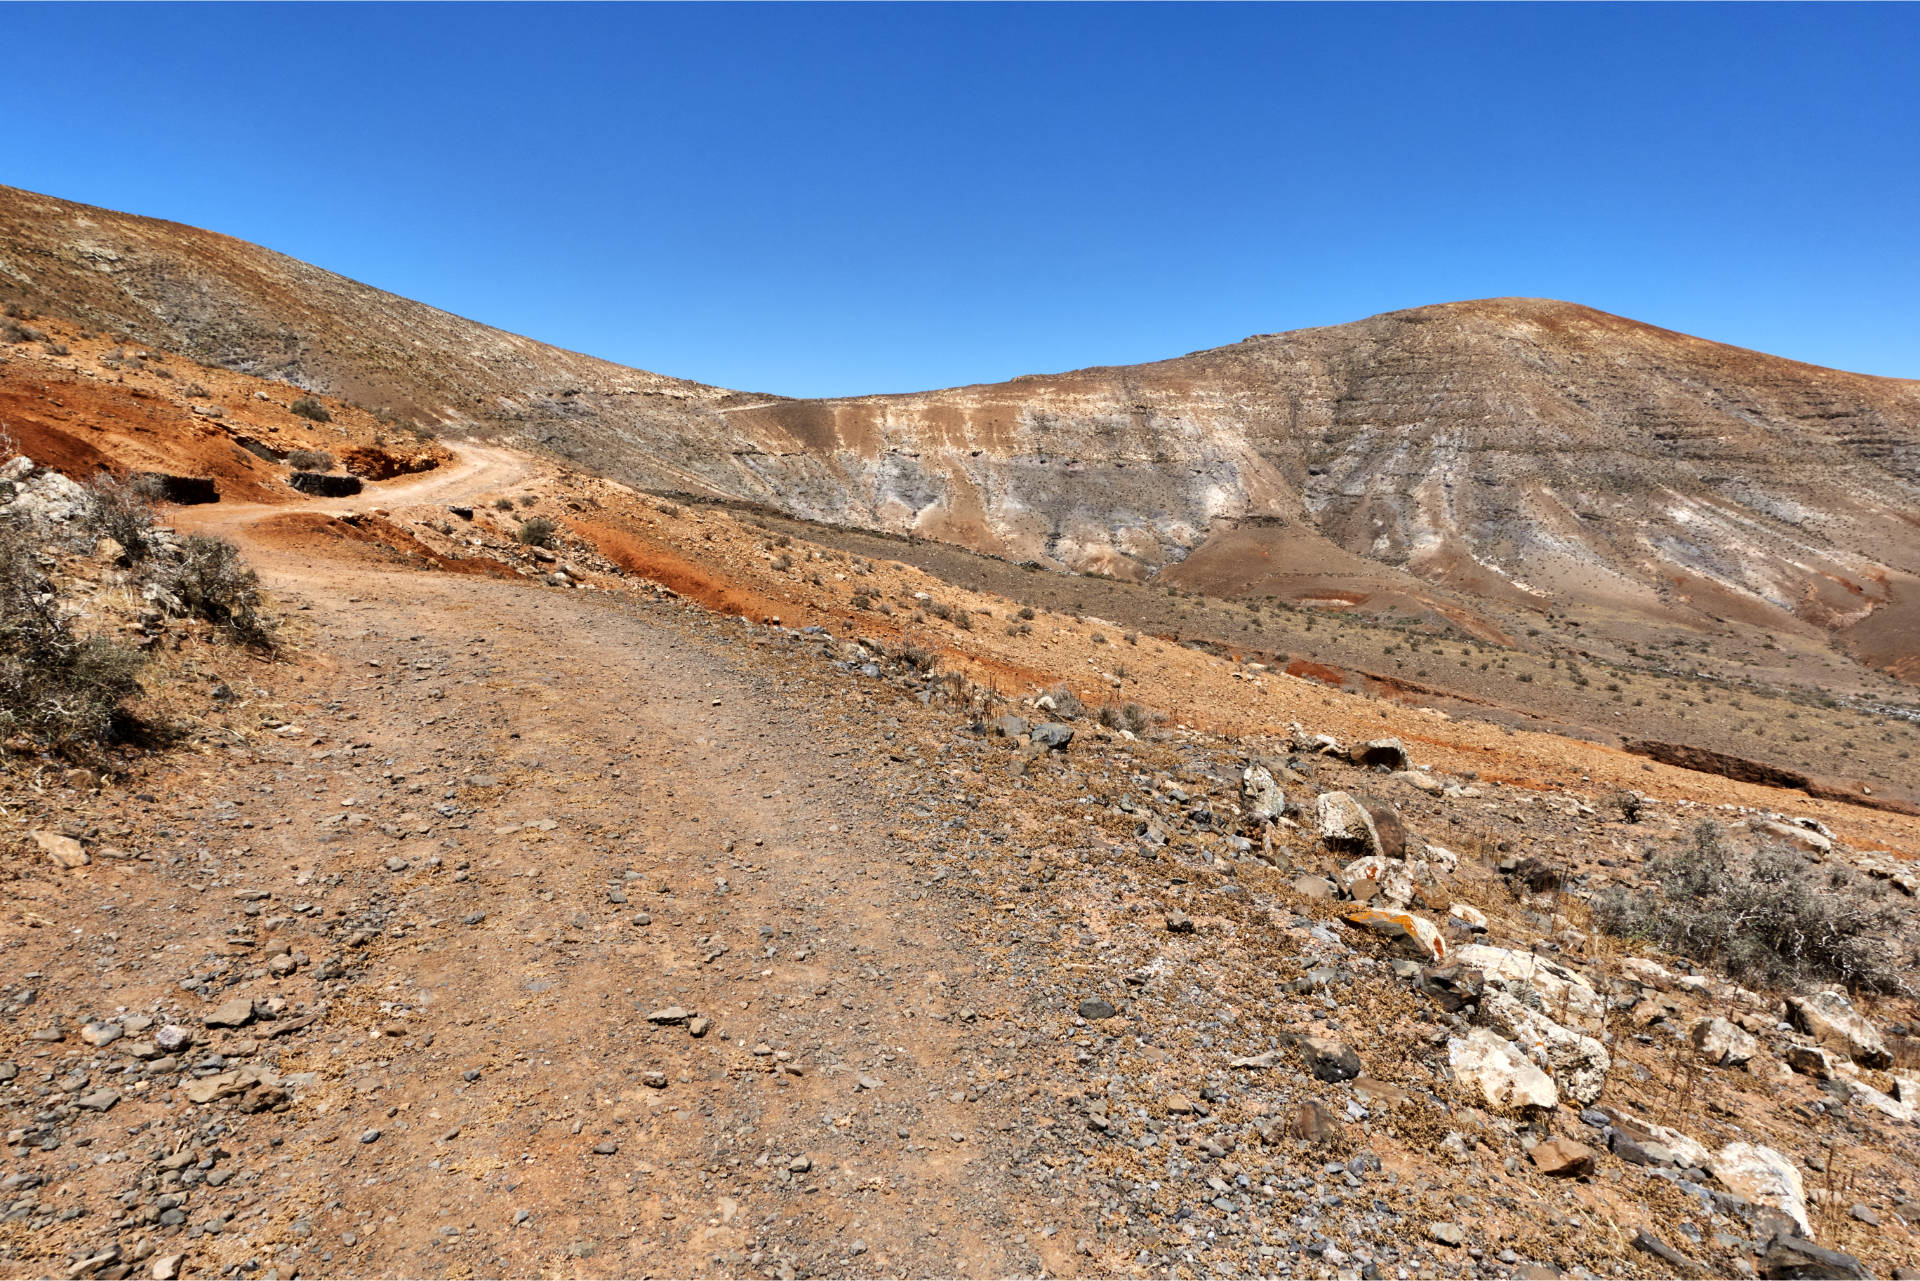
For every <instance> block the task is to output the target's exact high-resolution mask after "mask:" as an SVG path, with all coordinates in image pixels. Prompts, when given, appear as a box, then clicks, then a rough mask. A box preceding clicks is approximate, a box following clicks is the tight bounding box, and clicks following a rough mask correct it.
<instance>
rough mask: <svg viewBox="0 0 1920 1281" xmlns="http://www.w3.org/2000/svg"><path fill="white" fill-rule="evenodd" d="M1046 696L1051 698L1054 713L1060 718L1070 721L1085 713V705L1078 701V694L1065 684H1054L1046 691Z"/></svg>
mask: <svg viewBox="0 0 1920 1281" xmlns="http://www.w3.org/2000/svg"><path fill="white" fill-rule="evenodd" d="M1047 697H1049V698H1051V699H1052V700H1053V711H1054V714H1055V715H1056V716H1058V717H1060V718H1061V719H1062V720H1069V721H1070V720H1073V719H1074V718H1075V717H1078V716H1081V715H1084V714H1085V713H1086V710H1087V705H1086V704H1085V703H1083V702H1081V701H1080V696H1079V695H1077V694H1075V693H1074V692H1073V691H1072V690H1070V689H1068V688H1067V687H1066V686H1065V685H1056V686H1054V687H1053V688H1052V689H1050V690H1048V691H1047Z"/></svg>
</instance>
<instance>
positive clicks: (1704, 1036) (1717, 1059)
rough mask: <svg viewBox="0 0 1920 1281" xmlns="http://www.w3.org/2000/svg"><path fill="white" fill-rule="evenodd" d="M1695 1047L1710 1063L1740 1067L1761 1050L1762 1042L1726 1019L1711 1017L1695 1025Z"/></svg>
mask: <svg viewBox="0 0 1920 1281" xmlns="http://www.w3.org/2000/svg"><path fill="white" fill-rule="evenodd" d="M1693 1048H1694V1049H1695V1050H1697V1051H1699V1053H1700V1057H1701V1058H1703V1059H1705V1060H1706V1061H1707V1062H1709V1063H1717V1064H1719V1065H1720V1066H1721V1067H1739V1066H1740V1065H1741V1064H1743V1063H1745V1062H1746V1061H1747V1060H1749V1059H1751V1058H1752V1057H1753V1056H1754V1055H1755V1054H1758V1053H1759V1052H1760V1042H1758V1041H1756V1040H1754V1038H1753V1034H1752V1033H1751V1032H1748V1031H1746V1030H1745V1029H1744V1028H1741V1027H1739V1026H1737V1025H1735V1024H1733V1023H1730V1022H1728V1021H1727V1020H1726V1019H1722V1018H1711V1019H1701V1020H1700V1021H1699V1022H1698V1023H1695V1024H1694V1025H1693Z"/></svg>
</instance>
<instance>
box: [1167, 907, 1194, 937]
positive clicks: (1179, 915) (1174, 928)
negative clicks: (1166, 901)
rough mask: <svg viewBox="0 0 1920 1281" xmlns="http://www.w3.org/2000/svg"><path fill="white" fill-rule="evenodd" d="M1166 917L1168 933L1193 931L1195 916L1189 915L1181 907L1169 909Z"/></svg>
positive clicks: (1188, 932) (1189, 932)
mask: <svg viewBox="0 0 1920 1281" xmlns="http://www.w3.org/2000/svg"><path fill="white" fill-rule="evenodd" d="M1166 919H1167V933H1169V934H1191V933H1193V918H1192V917H1191V916H1188V915H1187V914H1186V913H1185V912H1182V911H1181V910H1180V909H1179V908H1170V909H1168V911H1167V918H1166Z"/></svg>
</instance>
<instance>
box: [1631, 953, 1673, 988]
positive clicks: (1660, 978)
mask: <svg viewBox="0 0 1920 1281" xmlns="http://www.w3.org/2000/svg"><path fill="white" fill-rule="evenodd" d="M1620 968H1621V969H1623V970H1625V971H1626V972H1627V973H1629V974H1631V975H1633V977H1634V980H1635V981H1636V982H1638V983H1639V984H1640V985H1641V986H1642V987H1651V988H1657V989H1659V990H1660V991H1662V992H1665V991H1667V990H1668V989H1669V988H1671V987H1672V986H1673V971H1672V970H1670V969H1668V968H1667V967H1666V966H1664V965H1662V964H1660V963H1659V962H1658V961H1649V960H1648V959H1647V958H1646V957H1644V956H1629V957H1626V958H1625V959H1623V960H1622V961H1621V962H1620Z"/></svg>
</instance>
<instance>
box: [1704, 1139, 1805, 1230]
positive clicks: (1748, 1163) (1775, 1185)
mask: <svg viewBox="0 0 1920 1281" xmlns="http://www.w3.org/2000/svg"><path fill="white" fill-rule="evenodd" d="M1712 1168H1713V1177H1714V1178H1716V1179H1718V1180H1719V1181H1720V1185H1721V1186H1722V1187H1724V1188H1726V1189H1727V1191H1729V1192H1731V1193H1733V1194H1734V1195H1735V1196H1738V1197H1744V1198H1746V1199H1747V1200H1749V1201H1752V1202H1753V1203H1754V1204H1756V1205H1764V1206H1770V1207H1772V1208H1773V1209H1775V1210H1778V1211H1780V1212H1781V1213H1782V1214H1784V1215H1786V1216H1787V1217H1788V1218H1790V1219H1792V1220H1793V1221H1794V1223H1795V1224H1796V1225H1797V1226H1798V1227H1799V1229H1800V1235H1801V1236H1803V1237H1811V1236H1812V1235H1813V1226H1812V1225H1811V1224H1810V1223H1809V1222H1808V1221H1807V1190H1806V1187H1805V1185H1804V1184H1803V1183H1802V1182H1801V1181H1800V1171H1799V1170H1798V1169H1797V1168H1796V1167H1795V1166H1794V1164H1793V1162H1792V1161H1790V1160H1788V1159H1787V1158H1786V1157H1784V1156H1782V1155H1781V1154H1780V1153H1778V1152H1776V1151H1774V1150H1773V1149H1772V1148H1767V1147H1761V1146H1760V1145H1758V1144H1755V1143H1729V1144H1727V1146H1726V1147H1724V1148H1721V1149H1720V1152H1719V1154H1718V1155H1716V1156H1715V1157H1714V1158H1713V1167H1712Z"/></svg>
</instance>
